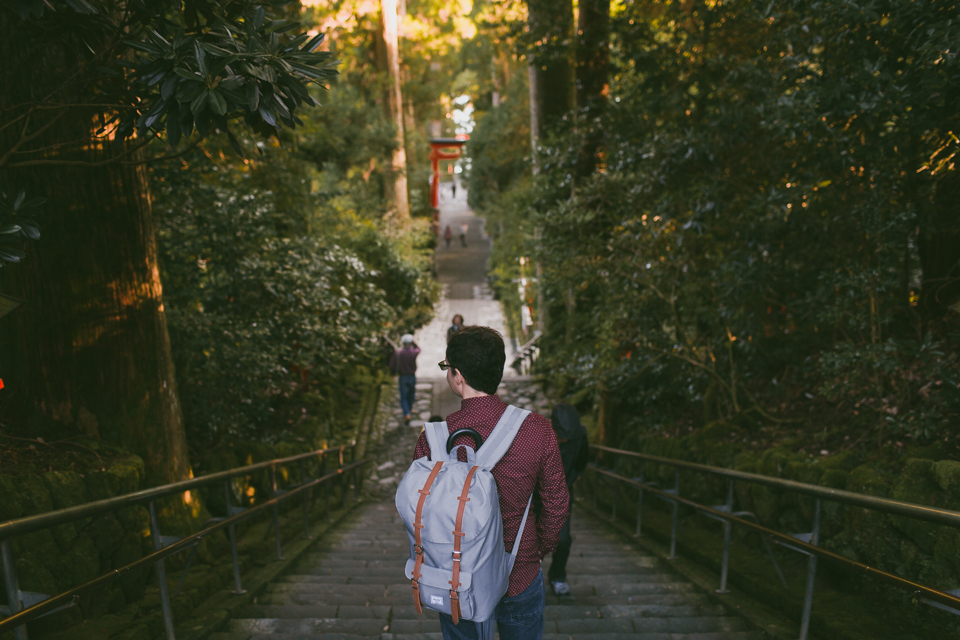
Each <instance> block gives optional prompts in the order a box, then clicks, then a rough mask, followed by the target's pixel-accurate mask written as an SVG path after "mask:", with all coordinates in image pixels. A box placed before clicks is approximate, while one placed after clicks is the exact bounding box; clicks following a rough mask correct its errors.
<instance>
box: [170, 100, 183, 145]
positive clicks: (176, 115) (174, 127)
mask: <svg viewBox="0 0 960 640" xmlns="http://www.w3.org/2000/svg"><path fill="white" fill-rule="evenodd" d="M182 135H183V131H182V130H181V129H180V106H179V105H177V104H174V105H173V106H172V107H170V113H168V114H167V144H169V145H170V146H171V147H172V148H174V149H176V148H177V145H179V144H180V138H181V136H182Z"/></svg>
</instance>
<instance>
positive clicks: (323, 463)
mask: <svg viewBox="0 0 960 640" xmlns="http://www.w3.org/2000/svg"><path fill="white" fill-rule="evenodd" d="M326 474H327V454H326V452H324V453H323V455H321V456H320V477H321V478H322V477H323V476H325V475H326ZM323 502H324V504H325V505H326V510H327V522H330V483H329V482H324V483H323Z"/></svg>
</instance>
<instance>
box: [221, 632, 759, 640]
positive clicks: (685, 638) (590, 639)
mask: <svg viewBox="0 0 960 640" xmlns="http://www.w3.org/2000/svg"><path fill="white" fill-rule="evenodd" d="M573 638H575V639H576V640H581V639H582V640H765V639H766V638H767V636H766V635H765V634H764V633H763V632H760V631H719V632H705V633H697V632H694V633H662V632H638V633H625V632H620V633H618V632H613V633H610V632H601V633H583V634H577V635H576V636H572V635H570V634H560V633H544V634H543V640H571V639H573ZM361 639H364V640H369V639H374V640H443V635H442V634H441V633H439V632H433V633H430V632H425V633H424V632H421V633H393V632H381V633H379V634H373V635H358V634H348V633H325V632H321V633H312V632H308V633H261V632H226V633H214V634H211V635H210V636H209V640H361Z"/></svg>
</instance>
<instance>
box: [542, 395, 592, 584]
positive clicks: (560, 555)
mask: <svg viewBox="0 0 960 640" xmlns="http://www.w3.org/2000/svg"><path fill="white" fill-rule="evenodd" d="M550 422H551V423H552V425H553V432H554V433H555V434H556V435H557V442H558V443H559V445H560V459H561V460H562V461H563V473H564V476H566V484H567V492H568V493H569V494H570V507H569V509H568V513H569V515H568V516H567V521H566V522H565V523H564V524H563V528H562V529H560V542H559V543H557V550H556V551H554V552H553V560H552V561H551V563H550V570H549V571H547V580H548V581H549V582H550V587H551V588H552V589H553V593H554V595H558V596H568V595H570V585H568V584H567V559H568V558H569V557H570V547H571V546H572V545H573V537H572V536H571V535H570V518H571V517H572V515H573V483H574V482H576V481H577V478H579V477H580V475H581V474H582V473H583V470H584V469H586V468H587V460H588V456H589V451H590V449H589V446H588V443H587V430H586V429H585V428H584V427H583V425H582V424H580V415H579V414H578V413H577V410H576V409H575V408H573V407H572V406H571V405H569V404H557V405H556V406H554V407H553V412H552V413H551V414H550Z"/></svg>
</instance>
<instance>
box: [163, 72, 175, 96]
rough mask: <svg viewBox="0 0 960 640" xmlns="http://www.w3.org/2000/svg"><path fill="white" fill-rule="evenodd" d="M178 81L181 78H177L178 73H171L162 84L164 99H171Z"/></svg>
mask: <svg viewBox="0 0 960 640" xmlns="http://www.w3.org/2000/svg"><path fill="white" fill-rule="evenodd" d="M178 82H179V79H178V78H177V75H176V74H174V73H171V74H170V75H168V76H167V77H166V78H165V79H164V81H163V82H162V83H161V84H160V97H161V98H163V99H164V100H169V99H170V96H172V95H173V93H174V91H176V89H177V83H178Z"/></svg>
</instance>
